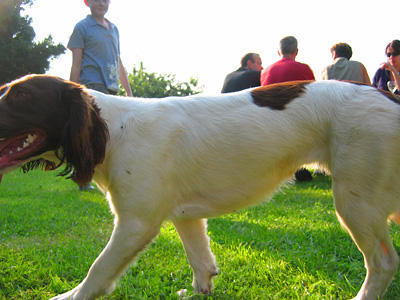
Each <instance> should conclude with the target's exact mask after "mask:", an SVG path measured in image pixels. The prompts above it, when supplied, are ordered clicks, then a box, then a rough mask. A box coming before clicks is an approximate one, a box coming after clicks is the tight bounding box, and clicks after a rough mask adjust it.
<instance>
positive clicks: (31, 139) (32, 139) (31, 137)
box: [26, 134, 36, 143]
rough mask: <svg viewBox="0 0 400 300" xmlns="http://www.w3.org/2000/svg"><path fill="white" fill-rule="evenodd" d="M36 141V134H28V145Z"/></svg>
mask: <svg viewBox="0 0 400 300" xmlns="http://www.w3.org/2000/svg"><path fill="white" fill-rule="evenodd" d="M35 139H36V134H34V135H31V134H28V138H27V139H26V141H27V142H28V143H32V142H33V141H34V140H35Z"/></svg>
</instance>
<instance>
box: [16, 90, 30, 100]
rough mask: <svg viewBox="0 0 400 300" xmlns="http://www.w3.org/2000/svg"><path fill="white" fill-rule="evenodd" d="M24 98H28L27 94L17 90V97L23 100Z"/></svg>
mask: <svg viewBox="0 0 400 300" xmlns="http://www.w3.org/2000/svg"><path fill="white" fill-rule="evenodd" d="M26 96H28V94H27V93H25V92H24V91H21V90H19V91H18V92H17V97H21V98H25V97H26Z"/></svg>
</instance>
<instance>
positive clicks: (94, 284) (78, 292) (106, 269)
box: [51, 220, 161, 300]
mask: <svg viewBox="0 0 400 300" xmlns="http://www.w3.org/2000/svg"><path fill="white" fill-rule="evenodd" d="M160 226H161V224H155V223H153V224H151V222H141V221H137V220H136V221H128V222H122V221H120V220H117V221H116V225H115V227H114V231H113V233H112V235H111V239H110V241H109V242H108V244H107V246H106V247H105V248H104V250H103V252H102V253H101V254H100V255H99V257H98V258H97V259H96V261H95V262H94V263H93V265H92V266H91V267H90V270H89V272H88V274H87V276H86V278H85V279H84V280H83V281H82V282H81V283H80V284H79V285H78V286H77V287H76V288H74V289H72V290H71V291H69V292H67V293H65V294H62V295H59V296H56V297H54V298H52V299H51V300H90V299H95V298H97V297H99V296H102V295H107V294H109V293H111V292H112V291H113V290H114V288H115V282H116V280H117V279H118V278H119V277H120V276H121V274H122V273H123V272H124V271H125V269H126V268H127V267H128V265H129V264H130V263H131V262H132V261H133V260H134V259H135V257H136V255H137V254H138V252H139V251H141V250H142V249H143V248H144V247H145V246H146V245H147V244H148V243H150V242H151V240H152V239H153V238H154V237H155V236H156V235H157V234H158V232H159V229H160Z"/></svg>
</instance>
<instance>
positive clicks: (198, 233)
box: [173, 219, 218, 294]
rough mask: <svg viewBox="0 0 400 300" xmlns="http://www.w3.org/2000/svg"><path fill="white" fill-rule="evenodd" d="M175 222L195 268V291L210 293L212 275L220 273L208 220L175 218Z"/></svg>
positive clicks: (189, 259)
mask: <svg viewBox="0 0 400 300" xmlns="http://www.w3.org/2000/svg"><path fill="white" fill-rule="evenodd" d="M173 223H174V226H175V228H176V230H177V231H178V233H179V236H180V238H181V240H182V243H183V246H184V248H185V252H186V256H187V258H188V261H189V263H190V265H191V266H192V269H193V288H194V292H195V293H202V294H210V293H211V291H212V288H213V283H212V277H213V276H216V275H217V274H218V268H217V266H216V264H215V257H214V255H213V253H212V252H211V248H210V239H209V237H208V235H207V220H206V219H197V220H179V221H177V220H175V221H173Z"/></svg>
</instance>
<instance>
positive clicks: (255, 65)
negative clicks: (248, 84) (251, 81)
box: [240, 53, 262, 71]
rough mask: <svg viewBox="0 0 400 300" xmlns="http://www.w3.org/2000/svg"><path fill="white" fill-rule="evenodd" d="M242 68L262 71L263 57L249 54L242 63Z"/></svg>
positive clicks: (243, 58)
mask: <svg viewBox="0 0 400 300" xmlns="http://www.w3.org/2000/svg"><path fill="white" fill-rule="evenodd" d="M240 64H241V67H242V68H244V69H250V70H255V71H261V70H262V61H261V57H260V55H259V54H257V53H247V54H246V55H244V56H243V57H242V59H241V61H240Z"/></svg>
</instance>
